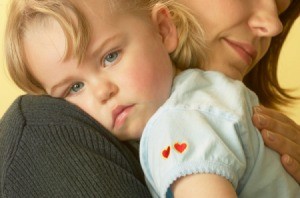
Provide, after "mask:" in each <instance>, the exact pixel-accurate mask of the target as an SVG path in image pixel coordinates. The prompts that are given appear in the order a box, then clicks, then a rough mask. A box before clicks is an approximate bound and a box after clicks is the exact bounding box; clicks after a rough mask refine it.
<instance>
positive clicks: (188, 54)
mask: <svg viewBox="0 0 300 198" xmlns="http://www.w3.org/2000/svg"><path fill="white" fill-rule="evenodd" d="M72 1H74V0H12V3H11V5H10V11H9V15H8V20H7V25H6V33H5V48H6V50H5V51H6V62H7V67H8V71H9V73H10V76H11V78H12V79H13V80H14V82H15V83H16V85H17V86H19V87H20V88H21V89H22V90H24V91H25V92H27V93H29V94H46V92H45V90H44V88H43V87H42V85H41V84H40V83H39V82H38V81H37V80H36V79H35V78H34V76H33V75H32V74H31V73H30V72H29V70H28V68H27V63H26V56H25V52H24V46H23V39H24V35H25V33H26V31H28V29H29V28H30V26H32V24H34V23H43V22H47V20H49V19H54V20H56V21H57V22H58V23H59V24H60V26H61V28H62V29H63V31H64V34H65V36H66V40H67V46H66V53H65V57H64V58H67V57H69V56H75V57H77V58H78V60H79V61H80V60H82V58H83V57H84V56H85V53H86V49H87V46H88V44H89V40H90V28H89V24H88V22H87V20H86V18H85V16H84V15H83V14H82V12H81V11H80V9H79V8H78V7H76V4H75V3H74V2H72ZM103 1H104V0H103ZM106 1H107V2H109V5H110V7H111V9H112V10H118V11H122V12H126V11H128V12H129V11H130V12H136V13H145V14H148V15H149V16H150V13H151V9H152V8H153V6H155V5H157V4H158V3H159V4H161V5H163V6H167V7H168V8H169V10H170V13H171V16H172V17H173V20H174V23H175V25H176V27H177V30H178V37H179V38H178V39H179V40H178V41H179V44H178V47H177V49H176V50H175V51H174V52H173V53H172V54H170V56H171V59H172V60H173V62H174V64H175V65H176V66H177V67H178V68H180V69H186V68H193V67H199V65H201V63H202V62H203V60H204V56H202V55H203V54H204V53H203V51H204V50H203V48H204V45H203V43H204V42H203V33H202V29H201V27H200V26H199V25H198V23H197V20H196V19H195V18H194V17H193V16H192V15H191V14H190V12H189V11H188V10H187V8H185V7H184V6H183V5H181V4H179V3H177V2H174V1H173V0H131V1H130V3H129V2H128V1H127V0H106Z"/></svg>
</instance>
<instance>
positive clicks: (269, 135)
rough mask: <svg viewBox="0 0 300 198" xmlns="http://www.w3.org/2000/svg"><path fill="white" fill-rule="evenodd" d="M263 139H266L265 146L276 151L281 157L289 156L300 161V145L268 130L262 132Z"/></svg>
mask: <svg viewBox="0 0 300 198" xmlns="http://www.w3.org/2000/svg"><path fill="white" fill-rule="evenodd" d="M262 137H263V139H264V142H265V145H266V146H268V147H269V148H271V149H272V150H275V151H276V152H278V153H280V154H281V155H283V154H288V155H289V156H291V157H293V158H294V159H296V160H297V161H300V145H298V144H296V143H294V142H292V141H291V140H289V139H288V138H286V137H285V136H282V135H280V134H277V133H273V132H271V131H268V130H262Z"/></svg>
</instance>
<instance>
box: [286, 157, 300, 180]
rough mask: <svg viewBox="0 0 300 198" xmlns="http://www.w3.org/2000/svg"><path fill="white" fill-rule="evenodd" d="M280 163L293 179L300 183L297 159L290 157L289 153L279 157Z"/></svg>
mask: <svg viewBox="0 0 300 198" xmlns="http://www.w3.org/2000/svg"><path fill="white" fill-rule="evenodd" d="M281 163H282V165H283V166H284V168H285V170H286V171H287V172H288V173H289V174H290V175H292V177H294V179H295V180H296V181H297V182H298V184H300V164H299V162H298V161H297V160H295V159H293V158H291V157H290V156H289V155H286V154H285V155H283V156H282V157H281Z"/></svg>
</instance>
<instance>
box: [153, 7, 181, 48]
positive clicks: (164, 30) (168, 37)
mask: <svg viewBox="0 0 300 198" xmlns="http://www.w3.org/2000/svg"><path fill="white" fill-rule="evenodd" d="M152 20H153V22H154V24H155V25H156V26H157V28H158V31H159V34H160V35H161V37H162V41H163V43H164V45H165V47H166V49H167V50H168V52H169V53H172V52H173V51H175V49H176V48H177V45H178V35H177V29H176V26H175V24H174V22H173V20H172V17H171V14H170V11H169V9H168V8H167V7H166V6H163V5H161V4H156V5H155V6H154V7H153V9H152Z"/></svg>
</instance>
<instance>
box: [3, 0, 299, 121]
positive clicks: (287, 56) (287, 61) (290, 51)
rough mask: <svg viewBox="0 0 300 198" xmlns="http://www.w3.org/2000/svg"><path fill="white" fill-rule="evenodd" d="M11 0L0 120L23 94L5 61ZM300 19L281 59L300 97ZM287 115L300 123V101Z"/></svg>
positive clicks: (283, 73)
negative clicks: (12, 78) (9, 75)
mask: <svg viewBox="0 0 300 198" xmlns="http://www.w3.org/2000/svg"><path fill="white" fill-rule="evenodd" d="M8 1H9V0H0V39H1V40H0V85H1V91H0V118H1V116H2V115H3V113H4V112H5V111H6V109H7V108H8V106H9V105H10V104H11V103H12V101H13V100H14V99H15V98H16V97H17V96H18V95H20V94H22V93H23V92H22V91H20V90H19V89H18V88H17V87H16V86H15V85H14V84H13V82H12V81H11V80H10V79H9V77H8V74H7V72H6V71H5V66H4V65H5V63H4V59H3V31H4V24H5V20H6V19H5V17H6V10H7V2H8ZM299 33H300V19H298V21H297V22H296V24H295V25H294V28H293V30H292V32H291V33H290V35H289V38H288V40H287V42H286V44H285V47H284V50H283V52H282V54H281V58H280V68H279V69H280V70H279V78H280V82H281V83H282V85H284V86H285V87H287V88H295V89H297V91H295V94H297V95H298V96H300V34H299ZM285 111H286V114H287V115H289V116H290V117H291V118H293V119H294V120H295V121H296V122H297V123H300V101H299V102H297V103H295V105H294V106H292V107H286V108H285Z"/></svg>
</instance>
